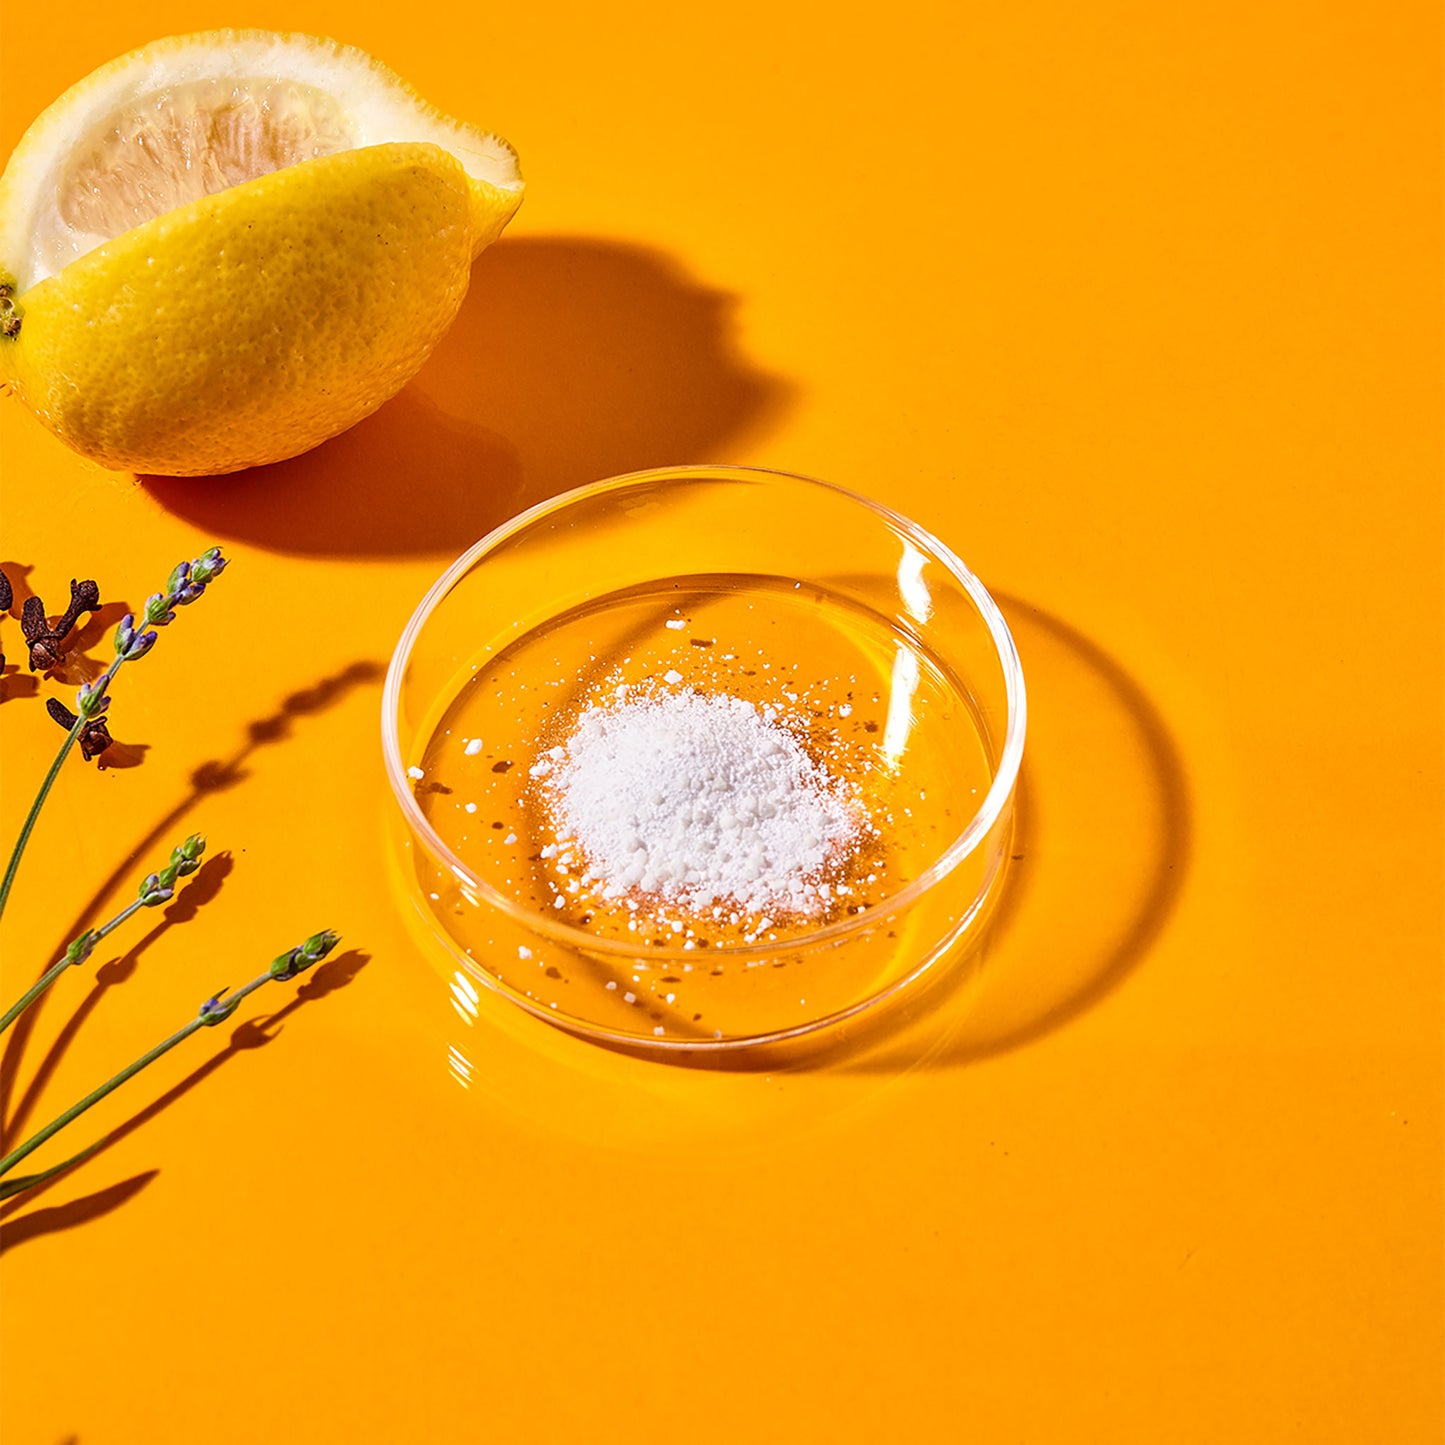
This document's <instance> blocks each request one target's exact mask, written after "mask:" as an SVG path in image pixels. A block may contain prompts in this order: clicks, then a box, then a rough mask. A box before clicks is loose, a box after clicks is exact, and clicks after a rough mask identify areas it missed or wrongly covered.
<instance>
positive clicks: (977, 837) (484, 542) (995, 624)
mask: <svg viewBox="0 0 1445 1445" xmlns="http://www.w3.org/2000/svg"><path fill="white" fill-rule="evenodd" d="M719 474H721V475H719ZM700 476H712V477H715V478H716V479H717V480H720V481H734V482H743V481H752V480H769V479H776V480H779V481H786V482H790V483H802V484H804V485H805V486H807V487H816V488H818V489H820V490H821V491H825V492H831V493H832V494H833V495H834V496H837V497H842V498H843V499H845V500H846V501H849V502H853V503H856V504H857V505H859V506H861V507H863V508H865V509H866V510H867V511H870V512H872V513H874V514H875V515H876V516H878V517H879V518H881V519H882V520H883V521H884V522H885V523H886V524H887V525H888V526H889V527H890V528H891V529H892V530H893V531H894V532H895V533H900V534H902V535H903V536H904V537H906V538H907V539H908V540H909V541H910V542H912V543H913V544H914V545H915V546H917V547H919V548H920V550H922V551H923V552H924V554H925V555H926V556H932V557H933V558H934V559H935V560H937V561H939V562H941V563H942V564H943V565H944V567H945V568H946V569H947V570H948V571H949V572H951V573H952V574H953V576H954V578H955V580H956V581H957V582H958V583H959V584H960V585H961V586H962V587H963V589H964V591H965V592H966V593H967V594H968V596H969V599H970V600H971V601H972V602H973V605H974V606H975V607H976V608H977V609H978V613H979V615H980V617H981V618H982V619H983V622H984V625H985V627H986V628H987V629H988V633H989V637H990V640H991V641H992V643H993V647H994V655H995V657H996V658H997V660H998V662H999V665H1000V667H1001V668H1002V671H1003V676H1004V696H1005V700H1006V703H1007V707H1008V717H1007V719H1006V722H1005V727H1004V741H1003V747H1002V748H1001V749H1000V751H999V762H998V768H997V771H996V772H995V773H994V777H993V781H992V782H991V783H990V785H989V789H988V792H987V794H986V795H985V796H984V799H983V801H982V802H981V803H980V804H979V806H978V808H977V810H976V811H975V812H974V814H973V816H972V817H971V818H970V819H969V820H968V822H967V823H966V824H965V825H964V827H963V828H962V830H961V831H960V832H959V833H958V834H957V835H956V836H955V837H954V839H953V841H952V842H951V843H950V844H949V845H948V846H947V847H946V848H945V849H944V850H943V852H942V853H940V854H939V856H938V857H937V858H936V859H935V860H934V861H933V862H932V863H931V864H930V865H929V866H928V867H927V868H925V869H924V870H923V871H922V872H920V873H919V874H918V876H917V877H916V878H913V879H911V880H910V881H909V882H908V883H906V884H905V885H904V886H903V887H902V888H901V889H899V891H898V892H897V893H893V894H890V895H889V896H888V897H887V898H885V899H883V900H881V901H880V902H878V903H875V904H873V905H871V906H870V907H868V908H866V909H864V910H863V912H862V913H855V914H851V915H849V916H848V917H847V918H844V919H841V920H839V921H838V922H836V923H831V924H828V925H826V926H825V927H823V928H819V929H814V930H813V931H811V932H809V933H802V934H797V935H795V936H793V937H790V938H788V939H787V940H785V941H784V942H782V943H778V942H772V943H765V942H760V943H754V944H744V945H741V946H738V947H732V948H728V949H727V950H726V953H727V956H728V957H729V958H738V959H749V958H757V957H763V956H766V955H770V954H775V953H777V952H778V951H779V949H780V948H786V949H788V950H794V949H798V950H804V949H811V948H815V947H818V946H821V945H824V944H829V943H835V942H837V941H840V940H841V939H843V938H845V937H847V936H849V935H851V934H854V933H858V932H861V931H862V930H864V929H865V928H869V927H871V926H873V925H874V924H876V923H877V922H878V921H880V920H881V919H884V918H887V917H889V916H891V915H892V914H895V913H897V912H898V911H899V910H900V909H903V908H907V907H910V906H911V905H912V904H913V903H914V902H916V901H917V900H918V899H919V898H921V897H922V896H923V895H924V894H925V893H926V892H928V890H929V889H931V888H933V887H934V886H936V885H937V884H938V883H940V882H941V881H942V880H943V879H944V878H946V877H947V876H948V875H949V874H950V873H951V872H953V870H954V869H955V868H957V867H958V865H959V864H960V863H962V862H963V860H964V859H965V858H967V857H968V856H969V854H970V853H972V852H973V851H974V849H975V848H977V847H978V846H979V844H980V843H982V842H983V841H984V839H985V838H987V836H988V834H989V832H990V830H991V829H992V828H993V826H994V824H995V823H996V822H997V821H998V818H999V815H1000V814H1001V813H1002V812H1003V810H1004V808H1005V807H1006V806H1007V804H1008V801H1009V798H1010V797H1011V795H1012V793H1013V789H1014V784H1015V783H1016V781H1017V779H1018V772H1019V765H1020V763H1021V761H1022V759H1023V749H1024V733H1025V730H1026V726H1027V711H1028V704H1027V697H1026V694H1025V690H1024V677H1023V667H1022V664H1021V663H1020V661H1019V656H1018V650H1017V648H1016V647H1015V645H1014V640H1013V635H1012V633H1011V632H1010V631H1009V627H1008V623H1007V622H1005V620H1004V616H1003V613H1002V612H1001V611H1000V610H999V607H998V604H997V603H996V602H995V601H994V600H993V598H992V597H991V596H990V595H989V592H988V589H987V588H986V587H984V585H983V583H982V582H980V581H979V580H978V578H977V577H976V576H975V575H974V574H973V573H972V572H971V571H970V570H969V568H968V567H967V566H966V565H965V564H964V563H963V561H962V559H961V558H959V556H958V555H957V554H956V553H955V552H954V551H953V549H952V548H951V547H949V546H948V545H947V544H946V543H944V542H942V541H940V540H939V539H938V538H937V537H935V536H934V535H933V534H932V533H931V532H929V531H927V530H925V529H924V528H923V527H920V526H919V525H918V524H917V523H916V522H913V521H911V520H910V519H909V518H907V517H905V516H904V515H903V514H902V513H901V512H898V511H896V510H895V509H894V508H892V507H889V506H887V505H886V504H885V503H882V502H879V501H876V500H874V499H873V498H872V497H867V496H864V495H863V494H862V493H861V492H854V491H851V490H849V489H848V488H847V487H840V486H837V485H836V484H835V483H832V482H825V481H821V480H819V479H818V478H816V477H809V476H804V475H802V474H801V473H797V472H785V471H782V470H780V469H777V468H770V467H750V466H743V465H738V464H730V463H715V464H714V463H702V462H699V463H688V464H684V465H679V466H666V467H648V468H645V469H643V470H641V471H636V472H624V473H622V474H621V475H619V476H615V477H608V478H606V479H604V480H602V481H598V482H589V483H587V484H586V485H584V486H581V487H573V488H571V489H570V490H569V491H566V492H561V493H558V494H557V495H556V496H554V497H549V498H547V499H545V500H544V501H541V502H538V503H536V504H535V505H534V506H531V507H528V508H526V510H524V511H521V512H518V513H517V514H516V516H514V517H510V518H508V519H507V520H506V521H504V522H502V523H500V524H499V525H498V526H496V527H494V528H492V530H491V531H490V532H488V533H487V534H486V535H485V536H484V537H481V538H480V539H479V540H478V541H476V542H474V543H473V544H472V545H471V546H470V547H469V548H467V550H466V551H465V552H463V553H462V554H461V556H459V557H458V558H457V559H456V561H454V562H453V563H452V564H451V565H450V566H449V567H447V568H446V570H445V571H444V572H443V573H442V574H441V576H440V577H438V578H437V580H436V581H435V582H434V583H432V585H431V587H430V588H428V590H427V592H426V594H425V596H423V598H422V599H421V601H420V602H419V603H418V604H417V606H416V608H415V610H414V611H413V612H412V615H411V617H410V618H409V619H408V621H407V624H406V627H405V628H404V629H403V631H402V634H401V637H400V638H399V639H398V641H397V644H396V646H395V648H393V650H392V654H391V660H390V662H389V664H388V666H387V670H386V681H385V684H384V686H383V688H382V695H381V746H382V762H383V766H384V768H385V771H386V776H387V782H388V783H389V785H390V787H391V792H392V797H393V798H394V800H395V801H396V803H397V805H398V806H399V807H400V809H401V814H402V818H403V820H404V821H405V823H406V825H407V827H408V828H409V829H410V831H411V833H412V834H413V836H414V837H415V838H416V839H417V840H418V841H419V842H421V843H423V844H424V846H425V847H426V848H427V849H428V851H429V852H431V853H432V854H433V856H434V857H435V858H436V859H437V860H438V861H439V862H440V863H441V864H442V865H443V866H444V867H445V868H446V869H447V870H448V871H449V872H450V873H451V874H452V875H453V877H455V878H456V879H457V881H458V882H459V883H460V884H461V885H462V886H463V887H464V888H465V889H467V890H469V891H470V892H471V893H472V894H473V895H474V898H473V899H472V900H470V901H474V902H476V903H482V902H485V903H486V904H487V906H488V907H491V908H496V909H497V910H498V911H500V912H501V913H503V914H505V915H506V916H507V917H509V918H511V919H512V920H513V921H514V922H516V923H518V924H520V925H521V926H522V927H525V928H527V929H529V930H531V931H532V932H534V933H539V934H542V935H543V936H545V937H547V938H550V939H552V940H553V941H555V942H558V943H561V944H565V945H566V946H568V947H571V948H576V949H579V950H582V951H584V952H589V953H603V954H606V955H608V956H609V957H615V958H625V959H630V960H636V961H637V962H643V963H648V964H652V963H660V962H663V961H667V962H677V961H681V960H687V961H691V960H692V958H693V957H694V955H693V953H692V952H691V951H689V950H684V949H682V948H657V947H653V946H644V945H641V944H632V943H625V942H622V941H621V940H613V939H603V938H599V937H597V936H596V935H595V934H592V933H589V932H587V930H586V929H582V928H573V927H571V926H570V925H568V924H564V923H558V922H555V921H553V920H552V919H550V918H547V917H545V916H544V915H543V914H541V913H539V912H537V911H536V910H534V909H531V908H528V907H526V906H525V905H524V904H521V903H519V902H517V900H516V899H514V898H510V897H508V896H507V895H506V894H504V893H501V892H499V891H498V890H497V889H495V888H493V887H492V886H491V885H490V884H488V883H485V882H484V881H482V880H481V879H479V878H476V877H474V876H473V875H472V874H471V873H470V872H469V871H468V869H467V867H466V865H465V864H463V863H462V861H461V860H460V859H459V858H458V857H457V856H456V855H455V854H454V853H453V852H452V851H451V849H450V848H448V847H447V845H446V844H445V843H444V842H443V841H442V839H441V838H440V836H438V834H437V833H436V831H435V829H433V828H432V826H431V824H430V822H429V821H428V820H427V817H426V815H425V814H424V813H423V812H422V810H421V808H420V807H419V806H418V804H417V801H416V797H415V794H414V793H413V791H412V788H411V783H410V779H409V778H408V777H407V772H406V767H407V764H406V762H405V760H404V759H403V758H402V754H401V740H400V713H401V688H402V678H403V675H404V673H405V671H406V666H407V663H408V662H409V660H410V658H411V653H412V649H413V648H414V647H415V645H416V642H417V640H418V638H420V636H421V633H422V630H423V629H424V628H425V626H426V624H427V622H428V620H429V619H430V617H431V615H432V613H433V612H434V611H435V610H436V609H437V607H438V606H439V605H440V604H441V602H442V601H443V600H444V599H445V598H446V597H447V595H448V594H449V593H450V592H451V590H452V588H453V587H454V586H455V585H456V584H457V583H458V582H459V581H460V580H461V579H462V578H463V577H464V576H465V575H466V574H467V573H468V572H470V571H471V569H472V568H473V567H474V566H475V565H476V564H477V563H478V562H480V561H481V560H482V558H484V557H485V556H486V555H487V554H488V553H489V552H492V551H494V550H495V549H496V548H497V547H499V546H500V545H501V544H502V543H503V542H505V541H507V540H508V538H510V537H513V536H515V535H516V534H517V533H519V532H521V531H524V530H525V529H527V528H528V527H531V526H532V525H533V524H534V523H536V522H538V521H540V520H541V519H542V518H544V517H546V516H548V515H550V514H553V513H557V512H562V511H565V510H566V509H567V508H569V507H571V506H574V505H575V504H577V503H579V502H582V501H584V500H588V499H591V498H593V497H597V496H600V495H602V494H604V493H607V492H613V491H622V490H625V489H627V488H629V487H636V486H639V485H641V484H643V483H654V482H658V481H665V480H667V479H669V478H675V479H679V480H683V479H687V478H697V477H700ZM990 886H992V884H991V883H990ZM498 982H500V980H498ZM509 992H510V991H509ZM885 992H891V990H885ZM863 1002H865V1003H866V1001H863ZM850 1012H851V1010H850ZM551 1017H552V1018H553V1019H554V1020H556V1021H558V1022H561V1020H560V1019H559V1018H558V1016H557V1015H556V1014H552V1015H551ZM585 1027H588V1028H591V1027H592V1026H590V1025H585Z"/></svg>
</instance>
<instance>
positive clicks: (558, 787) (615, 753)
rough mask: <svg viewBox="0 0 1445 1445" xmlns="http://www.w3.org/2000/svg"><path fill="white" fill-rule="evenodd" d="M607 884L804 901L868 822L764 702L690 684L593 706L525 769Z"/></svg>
mask: <svg viewBox="0 0 1445 1445" xmlns="http://www.w3.org/2000/svg"><path fill="white" fill-rule="evenodd" d="M532 771H533V774H534V776H538V777H540V778H541V779H542V782H541V784H540V787H541V790H542V796H543V800H544V802H545V804H546V806H547V807H548V809H549V811H550V812H551V814H552V817H553V821H554V824H555V827H556V831H557V835H558V837H559V838H560V839H563V840H565V841H567V842H570V843H572V844H573V845H574V846H575V847H576V848H577V849H578V850H579V851H580V853H581V854H582V855H583V860H584V861H585V863H586V866H587V868H588V872H589V874H590V876H591V879H592V880H595V882H596V884H597V885H598V887H599V889H600V891H601V893H602V895H603V897H605V898H610V899H615V898H619V897H621V896H622V895H623V894H625V893H634V892H635V893H640V894H645V895H652V896H655V897H659V898H662V899H664V900H667V901H669V902H673V903H679V904H683V905H686V906H688V907H690V908H692V909H694V910H701V909H704V908H707V907H711V906H713V905H717V904H731V905H733V906H735V907H741V908H743V909H745V910H747V911H748V912H750V913H765V912H773V913H794V914H804V915H806V914H812V913H816V912H818V911H819V910H820V908H821V906H822V905H823V901H824V898H825V897H826V892H827V888H826V884H825V885H824V888H823V891H822V893H820V891H819V888H818V882H819V880H820V878H822V877H823V876H824V875H825V874H826V872H827V871H828V869H829V868H830V866H832V865H836V864H837V863H838V862H839V861H840V860H841V859H842V858H843V857H845V856H846V854H847V853H848V852H849V851H850V849H851V848H852V847H854V846H856V844H857V842H858V840H859V838H860V835H861V831H862V824H863V822H864V819H863V816H862V813H861V810H860V809H859V806H858V804H857V803H856V802H855V801H854V800H853V798H852V797H851V795H850V794H849V792H848V791H847V789H846V788H845V787H844V786H843V785H842V784H840V783H839V782H838V781H837V780H835V779H834V778H832V777H831V776H830V775H829V774H828V773H827V772H826V771H825V770H824V769H822V768H821V767H819V766H818V764H817V763H815V762H814V761H813V760H812V759H811V758H810V757H809V756H808V754H807V753H806V752H805V751H804V749H803V747H802V745H801V744H800V743H799V742H798V740H797V739H796V738H795V737H794V736H793V734H792V733H791V732H789V731H788V729H787V728H785V727H783V726H781V725H780V724H779V723H778V722H777V721H775V718H774V714H773V712H772V709H771V708H769V709H759V708H758V707H757V706H755V705H754V704H753V703H750V702H748V701H746V700H745V699H742V698H736V697H725V696H705V695H703V694H700V693H694V692H686V691H684V692H678V693H666V694H641V695H633V696H630V697H629V696H623V697H622V698H620V699H619V700H617V701H616V702H611V703H608V704H606V705H604V706H593V707H589V708H588V709H586V711H584V712H583V713H582V714H581V715H580V717H579V718H578V721H577V725H576V728H575V730H574V731H573V733H572V735H571V737H570V738H569V739H568V741H567V744H566V746H565V747H562V748H553V749H551V751H550V752H549V753H548V754H547V756H546V757H545V758H544V759H542V760H541V761H540V762H539V764H538V765H537V767H535V768H534V769H533V770H532Z"/></svg>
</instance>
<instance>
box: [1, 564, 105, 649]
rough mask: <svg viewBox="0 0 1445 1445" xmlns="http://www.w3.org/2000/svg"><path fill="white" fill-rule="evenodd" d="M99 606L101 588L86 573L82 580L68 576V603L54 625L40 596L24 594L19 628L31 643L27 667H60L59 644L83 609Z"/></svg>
mask: <svg viewBox="0 0 1445 1445" xmlns="http://www.w3.org/2000/svg"><path fill="white" fill-rule="evenodd" d="M99 607H100V588H99V587H98V586H97V585H96V583H95V582H94V581H93V580H92V579H90V578H88V577H87V578H86V579H85V581H84V582H77V581H76V580H75V579H74V578H73V577H72V578H71V580H70V605H69V606H68V607H66V609H65V611H64V613H62V614H61V616H60V617H59V618H57V619H56V621H55V624H54V625H53V626H52V625H51V623H50V621H49V619H48V618H47V617H46V615H45V604H44V603H43V602H42V601H41V600H40V598H39V597H36V596H31V597H27V598H26V599H25V606H24V607H22V608H21V610H20V631H21V633H22V634H23V635H24V637H25V640H26V642H28V643H29V644H30V671H31V672H48V671H49V670H50V669H51V668H52V667H59V666H60V664H61V662H62V661H63V660H64V657H65V652H64V649H63V648H62V647H61V645H60V644H61V643H62V642H64V641H65V639H66V638H67V637H68V636H69V635H70V630H71V628H73V627H74V626H75V624H76V623H77V622H78V621H79V620H80V614H81V613H82V612H95V611H97V610H98V609H99Z"/></svg>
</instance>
